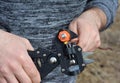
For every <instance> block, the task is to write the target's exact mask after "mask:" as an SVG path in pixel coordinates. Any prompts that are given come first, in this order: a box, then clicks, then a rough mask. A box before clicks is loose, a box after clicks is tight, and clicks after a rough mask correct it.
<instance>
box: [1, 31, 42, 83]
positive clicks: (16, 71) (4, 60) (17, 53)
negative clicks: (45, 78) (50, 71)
mask: <svg viewBox="0 0 120 83" xmlns="http://www.w3.org/2000/svg"><path fill="white" fill-rule="evenodd" d="M27 50H34V49H33V47H32V46H31V44H30V42H29V41H28V40H27V39H25V38H22V37H19V36H16V35H13V34H11V33H8V32H5V31H2V30H0V83H40V75H39V72H38V70H37V68H36V67H35V65H34V63H33V62H32V59H31V58H30V57H29V55H28V53H27Z"/></svg>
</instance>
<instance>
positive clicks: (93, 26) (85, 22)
mask: <svg viewBox="0 0 120 83" xmlns="http://www.w3.org/2000/svg"><path fill="white" fill-rule="evenodd" d="M105 24H106V17H105V14H104V13H103V12H102V11H101V10H100V9H98V8H93V9H90V10H87V11H86V12H84V13H83V14H82V15H80V16H79V17H78V18H76V19H74V20H73V21H72V22H71V23H70V25H69V29H70V30H72V31H73V32H75V33H76V34H78V38H75V39H73V40H72V41H71V42H77V44H78V45H79V46H80V47H81V48H82V49H83V51H84V52H89V51H94V50H95V49H96V48H98V47H99V46H100V44H101V40H100V34H99V29H100V28H101V27H103V26H104V25H105Z"/></svg>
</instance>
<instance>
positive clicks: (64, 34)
mask: <svg viewBox="0 0 120 83" xmlns="http://www.w3.org/2000/svg"><path fill="white" fill-rule="evenodd" d="M58 38H59V40H60V41H61V42H68V41H70V33H69V32H68V31H66V30H63V31H60V32H59V34H58Z"/></svg>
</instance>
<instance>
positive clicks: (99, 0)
mask: <svg viewBox="0 0 120 83" xmlns="http://www.w3.org/2000/svg"><path fill="white" fill-rule="evenodd" d="M91 7H98V8H100V9H101V10H103V12H104V13H105V14H106V16H107V23H106V26H105V28H104V29H106V28H107V27H109V26H110V24H112V23H113V20H114V17H115V15H116V11H117V8H118V0H88V3H87V6H86V9H88V8H91Z"/></svg>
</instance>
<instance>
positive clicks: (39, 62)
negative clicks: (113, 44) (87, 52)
mask: <svg viewBox="0 0 120 83" xmlns="http://www.w3.org/2000/svg"><path fill="white" fill-rule="evenodd" d="M76 37H77V35H76V34H75V33H74V32H72V31H70V30H68V29H61V30H60V31H59V32H58V34H57V36H56V38H55V40H54V42H55V45H56V49H57V52H56V53H52V52H50V51H48V50H46V49H43V48H38V49H37V50H35V51H28V54H29V55H30V57H31V58H32V60H33V62H34V64H35V65H36V67H37V69H38V71H39V72H40V75H41V79H43V78H45V77H46V76H47V75H48V74H49V73H50V72H51V71H52V70H53V69H55V68H56V67H57V66H58V65H60V67H61V72H63V73H64V74H66V75H70V76H73V75H76V74H79V73H81V72H82V71H83V70H84V67H85V64H84V61H83V56H82V49H81V48H80V47H79V46H77V45H76V44H74V43H71V42H70V40H71V39H73V38H76Z"/></svg>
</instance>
